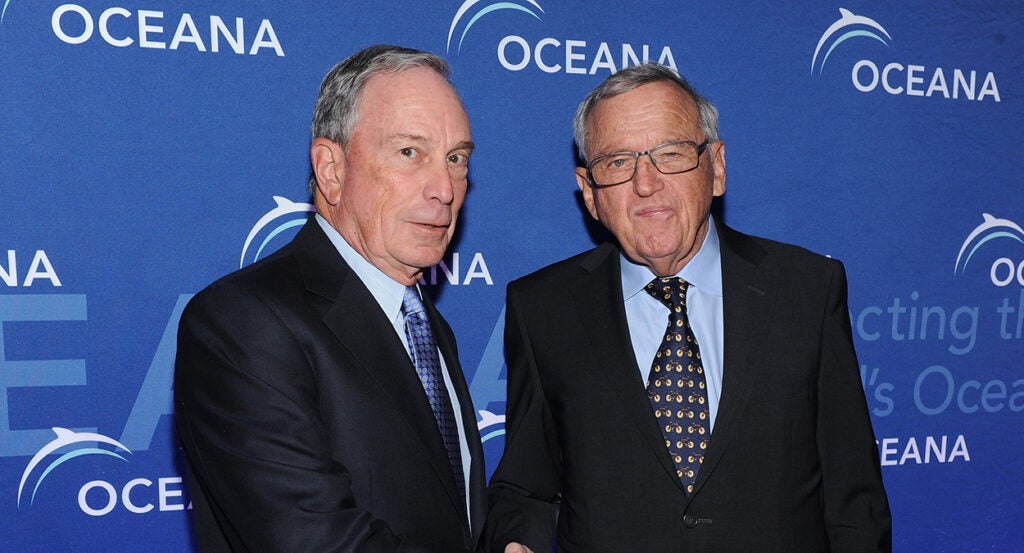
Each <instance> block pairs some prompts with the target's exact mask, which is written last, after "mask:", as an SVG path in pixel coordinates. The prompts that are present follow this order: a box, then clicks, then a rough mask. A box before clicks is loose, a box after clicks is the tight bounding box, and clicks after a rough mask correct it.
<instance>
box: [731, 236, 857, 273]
mask: <svg viewBox="0 0 1024 553" xmlns="http://www.w3.org/2000/svg"><path fill="white" fill-rule="evenodd" d="M718 232H719V237H720V240H721V248H722V253H723V264H724V263H726V260H727V259H728V255H727V252H728V253H731V254H734V255H736V256H738V257H739V258H741V259H743V260H745V261H748V262H751V263H754V264H756V265H759V266H762V267H783V268H785V269H784V270H786V271H792V270H793V269H799V271H809V270H810V271H813V270H822V271H831V270H834V269H835V268H836V267H837V266H842V263H841V262H840V261H839V260H836V259H833V258H832V257H830V256H826V255H822V254H819V253H816V252H813V251H811V250H810V249H808V248H805V247H803V246H800V245H797V244H792V243H789V242H782V241H779V240H775V239H772V238H765V237H763V236H755V235H753V234H747V233H744V232H740V231H738V230H735V229H733V228H730V227H728V226H725V225H720V226H719V228H718Z"/></svg>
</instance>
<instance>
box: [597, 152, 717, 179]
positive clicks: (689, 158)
mask: <svg viewBox="0 0 1024 553" xmlns="http://www.w3.org/2000/svg"><path fill="white" fill-rule="evenodd" d="M709 142H710V141H709V140H704V142H701V143H700V144H697V143H696V142H691V141H689V140H687V141H685V142H668V143H665V144H662V145H660V146H655V147H653V148H651V149H650V150H647V151H645V152H615V153H611V154H606V155H603V156H599V157H596V158H594V159H593V160H592V161H591V162H590V163H588V164H587V176H588V177H590V184H591V186H593V187H594V188H602V187H605V186H616V185H619V184H622V183H624V182H629V181H630V180H632V178H633V176H634V175H635V174H636V165H637V163H638V162H639V160H640V156H648V157H650V158H651V163H652V164H653V165H654V168H655V169H657V170H658V172H660V173H662V174H664V175H676V174H679V173H685V172H687V171H693V170H694V169H696V168H697V167H698V166H699V165H700V155H701V154H703V153H704V150H706V149H707V148H708V143H709Z"/></svg>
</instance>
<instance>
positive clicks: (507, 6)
mask: <svg viewBox="0 0 1024 553" xmlns="http://www.w3.org/2000/svg"><path fill="white" fill-rule="evenodd" d="M526 2H528V3H529V6H524V5H520V4H515V3H513V2H491V3H490V4H488V5H486V6H485V7H483V8H481V9H479V10H477V12H476V14H475V15H473V16H472V17H470V18H469V20H468V21H467V22H466V26H465V27H463V29H462V34H461V35H460V36H459V44H458V47H457V50H458V51H462V41H463V40H465V39H466V34H467V33H469V30H470V29H471V28H473V25H474V24H475V23H476V22H477V21H479V20H480V18H481V17H483V16H485V15H487V14H489V13H491V12H495V11H498V10H516V11H520V12H524V13H528V14H530V15H532V16H533V17H535V18H536V19H537V20H538V21H540V16H539V15H537V13H536V12H534V11H533V10H532V9H530V6H533V7H535V8H537V9H538V10H539V11H540V12H541V13H544V8H542V7H540V4H538V3H536V2H534V1H533V0H526ZM479 3H480V0H466V1H465V2H463V3H462V5H461V6H459V10H458V11H457V12H455V17H453V18H452V24H451V26H450V27H449V28H448V44H447V50H448V52H451V51H452V36H453V35H454V34H455V27H457V26H458V25H459V22H460V21H462V17H463V16H464V15H466V13H467V12H468V11H469V10H470V8H472V7H473V6H476V5H477V4H479Z"/></svg>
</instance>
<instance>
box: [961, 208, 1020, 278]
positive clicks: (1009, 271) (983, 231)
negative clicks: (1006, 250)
mask: <svg viewBox="0 0 1024 553" xmlns="http://www.w3.org/2000/svg"><path fill="white" fill-rule="evenodd" d="M981 217H982V223H981V224H980V225H978V226H977V227H975V228H974V230H972V231H971V233H970V234H968V235H967V238H966V239H965V240H964V243H963V245H962V246H960V252H959V253H958V254H957V256H956V263H955V264H954V265H953V274H958V273H959V274H961V275H962V274H964V271H966V270H967V264H968V263H970V261H971V258H972V257H973V256H974V254H975V253H976V252H977V251H978V250H979V249H980V248H981V247H982V246H984V245H985V244H988V243H989V242H991V241H993V240H996V239H1000V238H1004V239H1010V240H1012V241H1015V242H1018V243H1020V244H1024V229H1022V228H1021V227H1020V225H1018V224H1017V223H1014V222H1013V221H1011V220H1009V219H997V218H996V217H993V216H992V215H990V214H988V213H983V214H982V216H981ZM989 276H990V278H991V280H992V284H995V285H996V286H1007V285H1009V284H1010V283H1011V282H1013V281H1014V280H1016V281H1017V282H1018V283H1020V285H1021V286H1024V259H1022V260H1020V261H1019V262H1014V260H1012V259H1010V258H1008V257H1000V258H999V259H996V260H995V262H993V263H992V267H991V269H990V270H989Z"/></svg>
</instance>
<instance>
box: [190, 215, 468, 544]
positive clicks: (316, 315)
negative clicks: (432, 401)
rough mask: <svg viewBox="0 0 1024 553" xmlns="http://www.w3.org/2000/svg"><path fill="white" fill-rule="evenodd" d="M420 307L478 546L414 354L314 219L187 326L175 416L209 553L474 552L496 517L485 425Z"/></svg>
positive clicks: (217, 293) (446, 331)
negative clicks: (460, 438)
mask: <svg viewBox="0 0 1024 553" xmlns="http://www.w3.org/2000/svg"><path fill="white" fill-rule="evenodd" d="M424 304H425V305H426V309H427V315H428V318H429V319H430V321H431V324H432V327H433V331H434V335H435V337H436V340H437V342H438V345H439V348H440V350H441V352H442V354H443V355H444V359H445V363H446V364H447V366H448V370H449V371H450V373H451V376H452V380H453V381H454V384H455V389H456V393H457V395H458V398H459V401H460V402H461V406H462V413H461V415H462V421H463V424H464V426H465V429H466V434H467V439H468V442H469V447H470V450H471V453H472V456H473V462H472V465H471V466H470V467H466V470H468V471H469V472H470V476H471V478H470V486H469V490H468V493H469V495H470V503H471V505H472V513H471V517H472V528H473V533H472V535H471V534H470V531H469V528H468V525H467V522H466V520H465V518H464V517H463V515H461V514H460V512H462V511H465V507H464V506H462V507H461V510H460V502H462V501H463V500H462V499H461V498H459V497H458V492H457V488H456V483H455V478H454V476H453V475H452V470H451V468H450V465H449V463H448V458H447V455H446V453H445V449H444V445H443V442H442V440H441V435H440V432H439V431H438V429H437V424H436V422H435V421H434V417H433V415H432V413H431V410H430V405H429V403H428V401H427V398H426V395H425V394H424V392H423V388H422V385H421V384H420V381H419V379H418V377H417V376H416V371H415V369H414V367H413V365H412V363H411V361H410V360H409V356H408V354H407V353H406V350H405V348H404V347H403V346H402V343H401V341H400V339H399V338H398V336H397V335H396V333H395V331H394V327H393V326H392V325H391V323H390V322H389V321H388V320H387V317H385V315H384V314H383V312H382V311H381V309H380V306H379V305H378V304H377V302H376V301H375V300H374V298H373V296H372V295H371V294H370V292H369V290H368V289H367V288H366V287H365V286H364V285H363V283H362V281H360V280H359V278H358V277H357V276H356V274H355V273H354V272H352V270H351V269H350V268H349V267H348V265H346V264H345V262H344V260H343V258H342V257H341V255H340V254H339V253H338V252H337V250H336V249H335V248H334V246H333V245H332V244H331V243H330V241H329V239H328V238H327V236H326V235H325V234H324V232H323V230H322V229H321V228H320V227H319V225H318V224H317V223H316V221H314V220H312V219H310V221H309V222H307V224H306V225H305V227H304V228H302V230H301V231H300V232H299V233H298V235H297V236H296V237H295V239H294V240H293V241H292V243H291V244H289V245H287V246H285V247H284V248H283V249H282V250H281V251H279V252H277V253H275V254H274V255H272V256H270V257H268V258H266V259H264V260H261V261H260V262H258V263H256V264H254V265H252V266H250V267H247V268H245V269H243V270H241V271H238V272H236V273H233V274H231V275H228V276H227V277H224V278H223V279H221V280H219V281H218V282H216V283H214V284H213V285H211V286H210V287H208V288H207V289H205V290H203V291H202V292H200V293H199V294H198V295H196V297H195V298H193V300H192V301H191V302H190V303H189V305H188V307H187V308H186V310H185V313H184V314H183V316H182V319H181V325H180V328H179V332H178V354H177V363H176V367H175V383H174V386H175V408H176V414H177V423H178V431H179V433H180V435H181V441H182V445H183V446H184V450H185V453H186V454H187V461H188V463H187V465H188V466H187V469H188V470H187V472H188V477H189V488H190V494H191V497H192V500H193V503H194V510H193V517H194V526H195V533H196V536H197V538H198V541H199V544H200V545H201V548H202V549H203V550H204V551H226V550H232V551H259V552H269V551H282V552H288V553H292V552H297V551H310V552H317V553H323V552H328V551H337V552H340V551H346V552H375V553H376V552H398V551H401V552H409V553H412V552H416V553H426V552H428V551H429V552H432V553H442V552H443V553H450V552H453V551H470V550H474V549H475V544H476V542H477V538H478V536H479V532H480V530H481V528H482V526H483V520H484V519H483V509H484V507H485V502H486V498H485V490H484V465H483V452H482V449H481V446H480V437H479V433H478V432H477V427H476V416H475V413H474V412H473V406H472V401H471V400H470V396H469V391H468V390H467V388H466V383H465V380H464V377H463V375H462V370H461V368H460V366H459V361H458V355H457V352H456V348H455V338H454V336H453V335H452V332H451V329H450V328H449V327H448V325H447V324H446V323H445V322H444V320H443V319H442V318H441V316H440V315H439V314H438V312H437V311H436V310H435V309H434V307H433V305H432V304H431V303H430V301H429V300H427V299H426V298H425V299H424Z"/></svg>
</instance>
